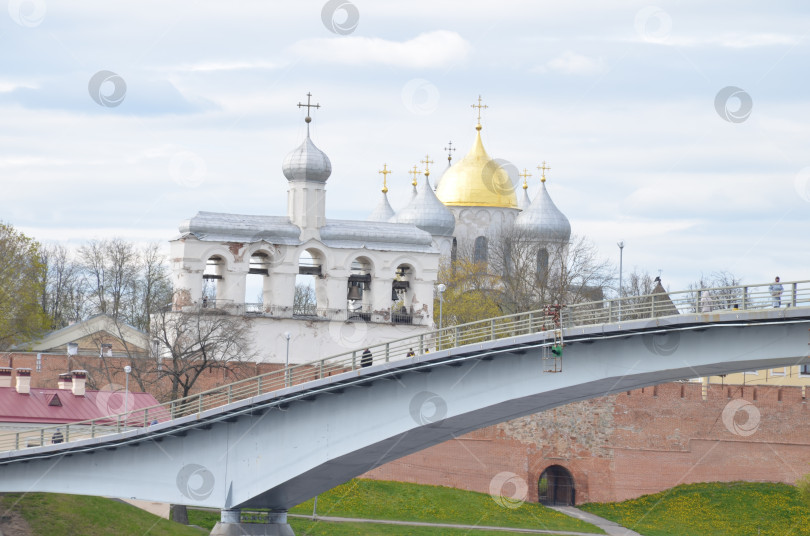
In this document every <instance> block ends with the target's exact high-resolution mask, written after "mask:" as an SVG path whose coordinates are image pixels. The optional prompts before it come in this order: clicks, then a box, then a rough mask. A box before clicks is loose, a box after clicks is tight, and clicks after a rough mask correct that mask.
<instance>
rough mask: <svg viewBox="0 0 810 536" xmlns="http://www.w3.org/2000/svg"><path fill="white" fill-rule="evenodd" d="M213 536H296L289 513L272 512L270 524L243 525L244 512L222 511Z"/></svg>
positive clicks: (236, 510) (212, 533)
mask: <svg viewBox="0 0 810 536" xmlns="http://www.w3.org/2000/svg"><path fill="white" fill-rule="evenodd" d="M221 512H222V513H221V514H220V518H219V523H217V524H216V525H215V526H214V530H212V531H211V536H295V533H294V532H293V530H292V527H291V526H290V525H289V523H287V512H270V514H269V516H268V523H242V511H241V510H239V509H235V510H222V511H221Z"/></svg>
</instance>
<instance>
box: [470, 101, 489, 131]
mask: <svg viewBox="0 0 810 536" xmlns="http://www.w3.org/2000/svg"><path fill="white" fill-rule="evenodd" d="M472 107H473V108H478V124H479V125H480V124H481V108H489V106H487V105H486V104H481V95H478V104H473V105H472Z"/></svg>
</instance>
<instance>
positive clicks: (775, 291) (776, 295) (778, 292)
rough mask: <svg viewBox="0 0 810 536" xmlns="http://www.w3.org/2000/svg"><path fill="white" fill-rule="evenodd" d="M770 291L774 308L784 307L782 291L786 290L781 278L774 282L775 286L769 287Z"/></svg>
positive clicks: (777, 277)
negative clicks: (780, 280)
mask: <svg viewBox="0 0 810 536" xmlns="http://www.w3.org/2000/svg"><path fill="white" fill-rule="evenodd" d="M768 290H770V291H771V297H772V298H773V306H774V307H775V308H778V307H780V306H781V305H782V291H783V290H784V288H783V287H782V284H781V283H780V282H779V276H776V279H774V280H773V285H771V286H769V287H768Z"/></svg>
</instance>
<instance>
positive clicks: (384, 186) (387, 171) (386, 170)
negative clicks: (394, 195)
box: [377, 164, 391, 194]
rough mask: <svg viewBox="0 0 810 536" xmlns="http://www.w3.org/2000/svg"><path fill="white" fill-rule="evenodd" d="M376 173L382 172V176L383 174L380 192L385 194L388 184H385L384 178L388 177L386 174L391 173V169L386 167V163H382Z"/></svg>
mask: <svg viewBox="0 0 810 536" xmlns="http://www.w3.org/2000/svg"><path fill="white" fill-rule="evenodd" d="M377 173H382V176H383V188H382V193H384V194H387V193H388V185H387V184H386V180H387V179H388V174H389V173H391V170H390V169H388V164H383V168H382V169H381V170H380V171H378V172H377Z"/></svg>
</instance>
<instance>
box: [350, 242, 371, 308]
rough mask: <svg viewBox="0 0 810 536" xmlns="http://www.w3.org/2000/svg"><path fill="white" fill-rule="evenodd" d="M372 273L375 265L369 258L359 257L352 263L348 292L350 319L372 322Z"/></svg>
mask: <svg viewBox="0 0 810 536" xmlns="http://www.w3.org/2000/svg"><path fill="white" fill-rule="evenodd" d="M372 271H373V265H372V263H371V260H370V259H368V258H367V257H357V258H356V259H354V261H352V264H351V269H350V273H349V281H348V288H347V291H346V302H347V304H346V307H347V310H348V312H349V318H354V317H359V318H362V319H363V320H365V321H370V320H371V304H372V303H373V294H372V292H373V289H372V286H371V280H372Z"/></svg>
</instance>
